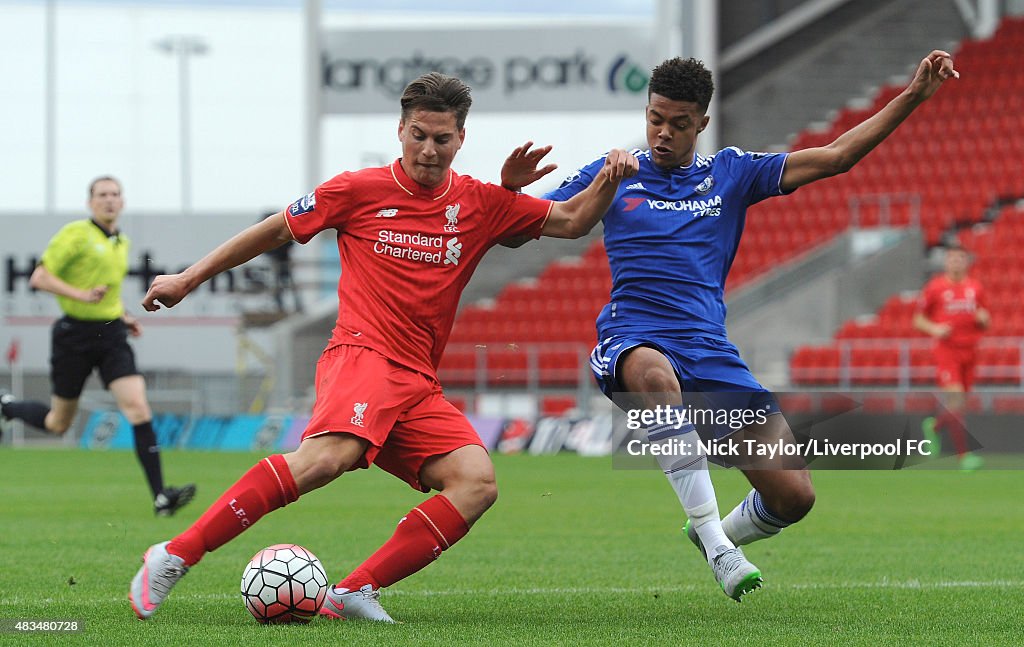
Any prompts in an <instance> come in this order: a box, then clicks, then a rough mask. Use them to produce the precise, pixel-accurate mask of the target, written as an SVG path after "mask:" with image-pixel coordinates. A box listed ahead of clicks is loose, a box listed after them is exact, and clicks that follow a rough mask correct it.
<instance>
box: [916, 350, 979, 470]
mask: <svg viewBox="0 0 1024 647" xmlns="http://www.w3.org/2000/svg"><path fill="white" fill-rule="evenodd" d="M935 357H936V369H937V382H938V385H939V387H940V388H941V389H942V405H943V406H942V410H941V411H940V412H939V413H938V414H937V415H936V416H935V417H934V418H928V419H926V420H925V421H924V422H923V423H922V430H923V432H924V435H925V438H927V439H928V440H931V441H932V442H933V444H932V447H933V448H936V451H935V453H938V451H937V448H939V447H940V442H941V441H940V439H941V434H942V433H943V432H945V433H946V434H948V435H949V439H950V440H951V441H952V445H953V450H954V451H955V452H956V454H957V456H958V457H959V458H960V465H961V467H962V468H963V469H965V470H975V469H978V468H979V467H981V465H982V463H983V461H982V460H981V458H980V457H978V456H975V455H974V454H972V453H971V452H970V448H969V447H968V443H967V422H966V412H967V392H968V391H969V390H970V387H971V384H972V383H973V376H974V364H975V358H974V352H973V350H972V349H953V348H946V347H943V346H939V347H938V348H937V349H936V353H935Z"/></svg>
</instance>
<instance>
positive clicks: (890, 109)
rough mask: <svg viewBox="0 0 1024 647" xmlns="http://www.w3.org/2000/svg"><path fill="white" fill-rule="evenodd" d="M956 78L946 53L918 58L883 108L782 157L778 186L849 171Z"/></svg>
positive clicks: (784, 187)
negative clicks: (828, 141) (910, 75)
mask: <svg viewBox="0 0 1024 647" xmlns="http://www.w3.org/2000/svg"><path fill="white" fill-rule="evenodd" d="M955 78H960V73H959V72H957V71H956V70H955V69H953V59H952V57H950V55H949V54H948V53H947V52H944V51H942V50H938V49H937V50H934V51H933V52H932V53H931V54H929V55H928V56H926V57H925V58H924V59H922V61H921V63H920V64H919V65H918V66H917V72H916V73H915V74H914V78H913V80H911V82H910V84H909V85H908V86H907V88H906V89H905V90H904V91H903V92H901V93H900V94H899V96H897V97H896V98H894V99H893V100H892V101H890V102H889V103H888V104H886V106H885V107H884V108H882V109H881V110H879V111H878V112H876V113H875V114H874V115H872V116H871V117H869V118H867V119H866V120H864V121H863V122H861V123H860V124H858V125H857V126H854V127H853V128H851V129H850V130H848V131H846V132H845V133H843V134H842V135H840V136H839V138H838V139H836V140H835V141H834V142H832V143H831V144H829V145H828V146H822V147H818V148H807V149H804V150H799V151H794V152H792V153H790V154H789V157H788V158H787V160H786V168H785V170H783V172H782V181H781V182H780V185H781V187H782V190H783V191H792V190H794V189H797V188H799V187H801V186H803V185H805V184H810V183H811V182H814V181H816V180H820V179H822V178H826V177H831V176H833V175H838V174H840V173H845V172H846V171H849V170H850V169H851V168H853V166H854V165H855V164H856V163H857V162H859V161H860V160H861V158H863V157H864V156H865V155H867V154H868V153H869V152H871V150H872V149H873V148H874V147H875V146H878V145H879V144H880V143H882V141H883V140H884V139H885V138H886V137H888V136H889V135H890V134H891V133H892V132H893V131H894V130H896V127H897V126H899V125H900V124H901V123H902V122H903V120H904V119H906V118H907V117H908V116H910V113H912V112H913V111H914V109H915V108H917V107H918V106H919V105H921V104H922V103H924V102H925V101H926V100H927V99H928V98H929V97H931V96H932V95H933V94H935V91H936V90H938V89H939V86H941V85H942V84H943V82H945V81H947V80H949V79H955Z"/></svg>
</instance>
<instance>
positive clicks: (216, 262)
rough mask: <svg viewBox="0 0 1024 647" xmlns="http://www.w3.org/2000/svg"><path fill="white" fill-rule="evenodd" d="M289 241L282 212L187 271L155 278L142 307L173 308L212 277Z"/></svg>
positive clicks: (148, 309) (290, 238)
mask: <svg viewBox="0 0 1024 647" xmlns="http://www.w3.org/2000/svg"><path fill="white" fill-rule="evenodd" d="M289 240H292V233H291V230H289V229H288V224H287V223H286V222H285V214H284V212H283V211H282V212H280V213H277V214H275V215H273V216H271V217H269V218H267V219H265V220H261V221H260V222H258V223H256V224H255V225H253V226H252V227H249V228H248V229H246V230H244V231H242V232H241V233H240V234H237V235H235V236H234V237H232V238H231V239H230V240H228V241H226V242H224V243H221V244H220V245H219V246H218V247H217V248H216V249H214V250H213V251H212V252H210V253H209V254H207V255H206V256H204V257H203V258H202V259H201V260H199V261H197V262H196V263H194V264H193V265H192V266H191V267H189V268H188V269H187V270H185V271H184V272H181V273H180V274H171V275H161V276H158V277H156V278H155V279H153V284H152V285H151V286H149V291H148V292H146V296H145V298H144V299H143V300H142V307H143V308H145V309H146V310H147V311H149V312H155V311H157V310H159V309H160V306H161V305H162V306H164V307H167V308H172V307H174V306H176V305H177V304H178V303H179V302H181V300H182V299H184V298H185V297H186V296H187V295H188V294H189V292H191V291H192V290H194V289H196V288H197V287H199V286H200V285H202V283H203V282H204V281H206V280H207V279H209V278H210V277H212V276H215V275H216V274H219V273H221V272H223V271H224V270H230V269H231V268H233V267H237V266H239V265H241V264H242V263H244V262H246V261H249V260H252V259H253V258H256V257H257V256H259V255H260V254H262V253H263V252H266V251H269V250H271V249H274V248H275V247H280V246H281V245H283V244H284V243H286V242H288V241H289Z"/></svg>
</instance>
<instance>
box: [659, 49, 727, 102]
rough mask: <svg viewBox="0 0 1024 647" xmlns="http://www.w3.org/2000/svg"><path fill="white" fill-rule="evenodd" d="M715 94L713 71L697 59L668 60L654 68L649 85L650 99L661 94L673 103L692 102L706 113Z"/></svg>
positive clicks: (677, 58)
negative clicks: (653, 95)
mask: <svg viewBox="0 0 1024 647" xmlns="http://www.w3.org/2000/svg"><path fill="white" fill-rule="evenodd" d="M714 93H715V81H714V79H712V78H711V71H710V70H708V68H706V67H704V63H703V62H702V61H698V60H697V59H695V58H686V59H683V58H679V57H676V58H670V59H668V60H667V61H665V62H663V63H662V64H661V65H659V66H658V67H656V68H654V70H653V71H652V72H651V81H650V83H649V84H648V85H647V98H648V99H650V98H651V95H652V94H660V95H661V96H663V97H665V98H666V99H671V100H672V101H692V102H694V103H696V104H697V105H698V106H699V107H700V109H701V110H704V111H706V110H707V109H708V106H709V105H711V95H713V94H714Z"/></svg>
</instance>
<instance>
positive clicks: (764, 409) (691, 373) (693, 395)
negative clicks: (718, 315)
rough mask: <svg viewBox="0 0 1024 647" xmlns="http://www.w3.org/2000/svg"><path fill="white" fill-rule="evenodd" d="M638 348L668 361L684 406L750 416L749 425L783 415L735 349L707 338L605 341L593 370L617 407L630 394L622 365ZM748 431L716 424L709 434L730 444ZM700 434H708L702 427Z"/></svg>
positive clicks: (596, 350) (592, 361) (593, 356)
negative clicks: (730, 437) (621, 372)
mask: <svg viewBox="0 0 1024 647" xmlns="http://www.w3.org/2000/svg"><path fill="white" fill-rule="evenodd" d="M638 346H649V347H651V348H653V349H655V350H657V351H658V352H660V353H661V354H662V355H664V356H665V357H666V359H668V361H669V364H671V365H672V369H673V371H675V374H676V379H678V380H679V388H680V389H681V391H682V393H683V403H684V405H689V406H696V407H711V408H713V409H716V410H722V411H724V412H726V413H723V414H722V415H728V413H729V412H736V413H735V415H733V416H732V420H734V421H735V420H738V419H740V418H741V417H742V415H743V411H749V412H750V414H748V415H747V416H746V418H744V419H746V420H751V419H755V418H756V421H760V419H759V418H757V416H756V415H755V414H757V412H760V415H763V416H768V415H774V414H776V413H781V412H780V410H779V405H778V403H777V402H776V401H775V396H773V395H772V393H771V391H769V390H768V389H766V388H764V387H763V386H761V384H760V383H759V382H758V381H757V380H755V379H754V376H753V375H752V374H751V373H750V369H749V368H748V367H747V365H746V363H744V361H743V360H742V359H741V358H740V352H739V350H737V349H736V347H735V346H733V345H732V344H731V343H730V342H728V341H724V340H719V339H708V338H704V337H690V338H685V339H683V338H675V339H673V338H667V337H660V336H644V337H636V336H626V335H620V336H612V337H608V338H606V339H603V340H601V341H600V342H598V344H597V346H596V347H595V348H594V351H593V352H592V353H591V354H590V369H591V370H592V371H593V372H594V377H596V378H597V383H598V385H599V386H600V387H601V391H603V392H604V394H605V395H606V396H608V398H609V399H612V400H613V401H615V400H616V399H617V398H615V394H616V393H624V392H625V389H624V388H623V386H622V384H621V383H620V382H619V378H618V371H619V369H620V366H619V364H620V363H621V360H622V357H623V356H624V355H625V353H626V352H628V351H630V350H632V349H634V348H636V347H638ZM616 404H618V402H616ZM744 426H746V425H743V426H736V424H715V425H710V427H711V429H705V430H704V431H711V432H712V433H711V435H713V436H714V437H715V438H724V437H725V436H728V435H729V434H731V433H733V432H735V431H739V429H742V428H743V427H744ZM698 431H702V430H701V429H700V425H698ZM702 435H703V434H702Z"/></svg>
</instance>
